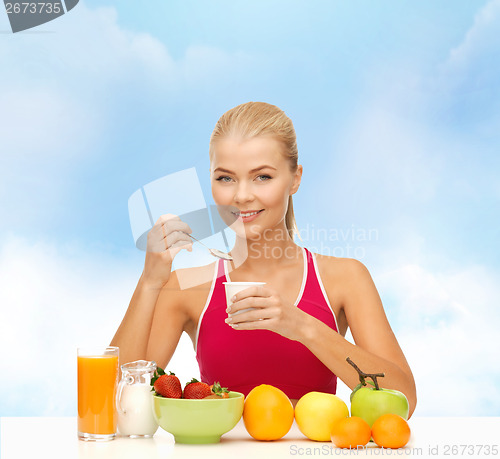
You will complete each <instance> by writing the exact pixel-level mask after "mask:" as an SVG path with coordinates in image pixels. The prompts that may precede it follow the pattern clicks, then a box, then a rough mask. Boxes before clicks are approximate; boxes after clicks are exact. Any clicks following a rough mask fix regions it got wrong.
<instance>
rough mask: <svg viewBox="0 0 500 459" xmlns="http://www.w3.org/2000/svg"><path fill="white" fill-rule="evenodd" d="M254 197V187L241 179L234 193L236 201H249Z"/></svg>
mask: <svg viewBox="0 0 500 459" xmlns="http://www.w3.org/2000/svg"><path fill="white" fill-rule="evenodd" d="M253 199H254V196H253V192H252V188H251V186H250V185H249V184H248V183H245V182H244V181H241V182H239V183H238V186H237V188H236V193H235V194H234V202H247V201H252V200H253Z"/></svg>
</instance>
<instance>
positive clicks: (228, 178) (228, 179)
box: [215, 175, 231, 183]
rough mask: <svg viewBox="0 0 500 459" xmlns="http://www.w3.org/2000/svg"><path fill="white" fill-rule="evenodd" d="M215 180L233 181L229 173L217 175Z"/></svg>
mask: <svg viewBox="0 0 500 459" xmlns="http://www.w3.org/2000/svg"><path fill="white" fill-rule="evenodd" d="M215 180H217V181H218V182H226V183H227V182H230V181H231V177H228V176H227V175H221V176H220V177H217V178H216V179H215Z"/></svg>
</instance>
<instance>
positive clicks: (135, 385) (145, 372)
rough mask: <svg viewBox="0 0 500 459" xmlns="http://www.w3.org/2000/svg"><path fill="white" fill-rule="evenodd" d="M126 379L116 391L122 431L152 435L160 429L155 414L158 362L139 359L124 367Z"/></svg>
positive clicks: (122, 379)
mask: <svg viewBox="0 0 500 459" xmlns="http://www.w3.org/2000/svg"><path fill="white" fill-rule="evenodd" d="M121 370H122V378H121V381H120V383H119V384H118V390H117V392H116V411H117V414H118V432H119V433H120V434H121V435H123V436H127V437H133V438H137V437H146V438H147V437H152V436H153V435H154V434H155V432H156V431H157V429H158V424H157V423H156V421H155V418H154V416H153V396H152V394H153V393H152V392H151V379H152V378H153V374H154V372H155V370H156V362H153V361H152V362H148V361H147V360H136V361H135V362H130V363H125V364H123V365H122V366H121Z"/></svg>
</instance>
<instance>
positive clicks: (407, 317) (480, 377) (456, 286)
mask: <svg viewBox="0 0 500 459" xmlns="http://www.w3.org/2000/svg"><path fill="white" fill-rule="evenodd" d="M376 279H377V284H378V288H379V291H380V293H381V296H382V298H383V299H386V300H388V301H386V304H385V307H386V311H387V314H388V317H389V320H390V322H391V324H392V325H393V328H394V330H395V333H396V336H397V337H398V340H399V342H400V345H401V347H402V348H403V351H404V352H405V355H406V357H407V360H408V362H409V363H410V366H411V367H412V371H413V374H414V377H415V380H416V383H417V392H418V399H419V401H418V414H419V415H420V416H494V415H496V414H497V413H498V412H499V410H500V402H499V400H500V388H498V387H497V381H498V378H499V377H500V370H499V369H498V368H497V365H496V362H498V361H499V360H500V349H499V348H498V346H497V336H498V327H499V325H500V313H499V311H498V310H497V309H496V308H495V307H494V305H495V304H496V303H497V302H498V301H497V299H498V298H499V295H500V282H499V281H500V274H499V273H498V272H495V271H491V270H488V269H486V268H485V267H484V266H467V267H460V268H456V269H454V270H447V271H436V270H433V271H432V272H431V271H430V270H429V269H426V268H425V267H423V266H419V265H415V264H413V265H399V266H398V267H397V268H396V269H386V270H384V269H381V270H379V272H378V275H377V276H376Z"/></svg>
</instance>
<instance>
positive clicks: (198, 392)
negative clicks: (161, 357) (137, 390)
mask: <svg viewBox="0 0 500 459" xmlns="http://www.w3.org/2000/svg"><path fill="white" fill-rule="evenodd" d="M151 386H152V389H151V390H152V391H154V392H155V395H157V396H159V397H165V398H186V399H197V400H201V399H207V398H208V399H210V398H215V399H219V398H228V397H229V390H228V388H227V387H221V385H220V383H219V382H214V383H213V384H212V385H208V384H206V383H204V382H200V381H198V380H197V379H196V378H193V379H191V381H189V382H188V383H187V384H186V385H185V386H184V390H182V386H181V382H180V380H179V378H178V377H177V376H175V373H172V372H171V371H169V372H168V374H167V373H165V371H164V370H163V369H161V368H157V369H156V371H155V374H154V376H153V378H152V379H151Z"/></svg>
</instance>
